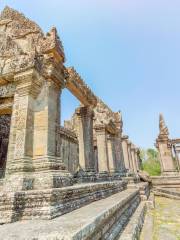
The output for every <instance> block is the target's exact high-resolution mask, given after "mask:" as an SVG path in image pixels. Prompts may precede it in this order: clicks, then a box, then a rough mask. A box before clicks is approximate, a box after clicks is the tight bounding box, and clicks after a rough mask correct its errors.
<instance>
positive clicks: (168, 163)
mask: <svg viewBox="0 0 180 240" xmlns="http://www.w3.org/2000/svg"><path fill="white" fill-rule="evenodd" d="M176 144H178V140H173V139H170V138H169V130H168V128H167V126H166V125H165V121H164V117H163V115H162V114H160V117H159V136H158V138H157V140H156V147H157V149H158V151H159V158H160V162H161V172H162V174H163V175H168V174H171V175H174V174H176V173H178V169H179V157H178V145H176ZM173 150H174V151H175V158H174V157H173Z"/></svg>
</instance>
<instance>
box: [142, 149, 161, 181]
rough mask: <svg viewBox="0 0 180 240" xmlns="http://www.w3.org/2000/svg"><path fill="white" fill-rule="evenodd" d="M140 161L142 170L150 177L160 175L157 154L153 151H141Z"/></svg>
mask: <svg viewBox="0 0 180 240" xmlns="http://www.w3.org/2000/svg"><path fill="white" fill-rule="evenodd" d="M140 156H141V159H142V170H144V171H146V172H148V173H149V175H151V176H159V175H161V166H160V162H159V158H158V152H157V151H156V150H155V149H152V148H149V149H147V150H145V149H142V150H141V153H140Z"/></svg>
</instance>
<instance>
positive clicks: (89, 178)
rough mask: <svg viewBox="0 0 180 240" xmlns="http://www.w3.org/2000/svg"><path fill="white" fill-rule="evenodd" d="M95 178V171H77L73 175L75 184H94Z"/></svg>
mask: <svg viewBox="0 0 180 240" xmlns="http://www.w3.org/2000/svg"><path fill="white" fill-rule="evenodd" d="M96 180H97V176H96V173H95V171H86V170H83V169H81V170H79V171H78V172H77V173H76V174H75V175H74V181H75V182H76V183H85V182H96Z"/></svg>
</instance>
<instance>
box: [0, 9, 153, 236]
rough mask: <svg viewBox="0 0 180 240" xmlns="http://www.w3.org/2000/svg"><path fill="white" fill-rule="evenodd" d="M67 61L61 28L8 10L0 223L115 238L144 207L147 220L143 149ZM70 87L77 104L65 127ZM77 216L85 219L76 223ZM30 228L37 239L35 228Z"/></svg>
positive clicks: (3, 45)
mask: <svg viewBox="0 0 180 240" xmlns="http://www.w3.org/2000/svg"><path fill="white" fill-rule="evenodd" d="M64 61H65V55H64V50H63V46H62V43H61V41H60V38H59V37H58V34H57V31H56V28H52V29H51V30H50V31H49V32H48V33H47V34H46V35H45V34H44V33H43V31H42V30H41V29H40V27H39V26H38V25H37V24H36V23H34V22H33V21H31V20H29V19H27V18H26V17H25V16H24V15H22V14H20V13H19V12H17V11H15V10H13V9H11V8H9V7H6V8H5V9H4V10H3V11H2V13H1V15H0V178H1V179H0V224H5V223H11V222H16V221H22V220H28V222H27V224H29V223H30V224H31V223H32V222H31V220H32V219H46V220H47V219H53V218H55V219H56V220H55V221H54V224H53V222H51V223H52V225H51V227H50V229H49V230H48V228H47V226H46V224H49V223H45V222H44V223H42V225H43V224H45V225H43V226H41V227H42V229H43V228H44V227H45V228H44V230H43V232H42V233H41V235H42V236H43V234H44V238H43V237H42V236H41V237H42V238H41V239H46V237H48V234H50V235H51V233H52V231H55V232H56V233H57V236H56V233H54V232H53V233H52V236H50V237H49V238H48V239H54V238H53V237H57V238H56V239H100V238H101V239H109V238H108V237H109V236H110V235H111V236H113V237H112V238H111V239H115V238H116V237H117V236H118V235H119V234H120V233H121V230H122V227H124V226H125V225H126V224H127V222H128V221H129V219H130V217H131V216H132V215H133V213H134V212H135V211H136V210H137V209H139V210H138V211H137V214H140V215H139V217H140V219H142V218H143V217H144V214H145V209H146V204H145V202H143V201H146V200H147V199H148V197H149V185H148V183H144V182H140V181H139V178H138V171H139V169H140V158H139V149H138V148H137V147H136V146H135V145H134V144H133V143H131V142H130V141H129V139H128V136H125V135H124V134H123V121H122V115H121V113H120V112H113V111H112V110H111V109H110V108H109V107H108V106H107V105H106V104H105V103H104V102H103V101H102V100H101V99H100V98H98V97H97V96H96V95H95V94H94V93H93V92H92V90H91V89H90V88H89V87H88V86H87V85H86V84H85V82H84V81H83V79H82V78H81V77H80V76H79V74H78V73H77V72H76V71H75V69H74V68H66V67H65V66H64ZM63 88H67V89H68V90H69V91H71V93H72V94H73V95H74V96H75V97H76V98H77V99H78V100H79V101H80V106H79V107H78V108H77V109H75V112H74V114H73V116H72V118H71V119H70V120H68V121H65V124H64V127H62V126H61V121H60V115H61V114H60V113H61V108H60V106H61V104H60V102H61V92H62V90H63ZM98 206H99V207H98ZM75 209H78V210H76V211H73V210H75ZM84 209H85V210H84ZM104 209H106V212H104ZM71 212H72V213H71ZM87 213H91V214H92V216H91V218H90V219H89V218H88V217H86V214H87ZM64 214H65V215H64ZM68 214H69V215H68ZM97 214H99V215H98V216H99V218H98V219H97ZM61 215H63V216H61ZM78 216H83V218H82V217H79V219H78ZM74 219H78V220H82V219H86V221H85V222H82V223H81V226H79V225H78V224H77V226H74V225H73V224H75V223H74ZM36 221H39V220H36ZM56 221H57V222H56ZM59 221H60V222H59ZM33 222H34V221H33ZM141 222H142V221H141ZM34 223H35V222H34ZM77 223H79V221H77ZM38 224H39V222H37V225H35V226H34V227H33V228H34V229H35V228H36V227H38V226H39V225H38ZM68 224H70V228H71V230H70V228H69V227H68V226H69V225H68ZM72 225H73V226H74V228H72V227H71V226H72ZM12 226H13V225H12ZM56 226H58V231H57V229H56ZM102 226H103V228H104V230H103V231H101V229H102ZM0 228H1V227H0ZM3 229H5V228H4V227H3V226H2V228H1V229H0V232H1V236H3V231H5V230H3ZM17 229H20V228H16V230H17ZM45 229H47V230H48V231H49V233H46V230H45ZM72 229H74V230H72ZM16 230H15V231H16ZM21 233H23V230H22V231H21ZM4 234H5V232H4ZM13 234H14V235H13V236H15V235H16V234H17V235H16V236H17V238H18V239H21V237H23V235H22V236H21V237H20V236H18V233H17V232H16V233H15V232H14V231H13ZM26 234H29V236H31V237H32V239H33V237H34V238H36V237H39V236H37V235H36V234H37V232H36V231H33V232H28V233H26ZM134 234H136V235H137V236H138V234H139V230H138V231H137V232H136V231H135V233H134ZM13 236H12V238H9V239H13ZM64 236H66V238H64ZM79 236H81V237H79ZM0 239H1V237H0ZM36 239H38V238H36Z"/></svg>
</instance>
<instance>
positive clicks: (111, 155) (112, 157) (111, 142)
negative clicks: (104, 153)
mask: <svg viewBox="0 0 180 240" xmlns="http://www.w3.org/2000/svg"><path fill="white" fill-rule="evenodd" d="M107 148H108V161H109V162H108V163H109V172H110V173H115V172H117V163H116V152H115V137H114V136H113V135H108V137H107Z"/></svg>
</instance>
